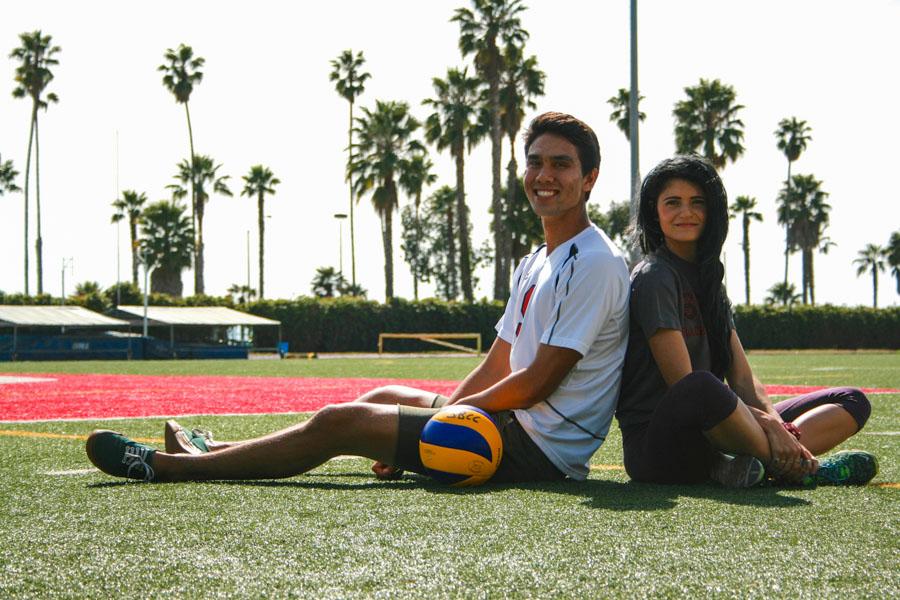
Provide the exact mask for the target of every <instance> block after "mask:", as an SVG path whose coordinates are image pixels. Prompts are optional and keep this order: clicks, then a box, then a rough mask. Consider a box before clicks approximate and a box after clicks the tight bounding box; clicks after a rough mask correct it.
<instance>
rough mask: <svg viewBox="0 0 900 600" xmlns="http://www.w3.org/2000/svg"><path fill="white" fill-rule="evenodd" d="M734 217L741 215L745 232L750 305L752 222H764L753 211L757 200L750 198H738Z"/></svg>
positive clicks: (747, 300)
mask: <svg viewBox="0 0 900 600" xmlns="http://www.w3.org/2000/svg"><path fill="white" fill-rule="evenodd" d="M729 208H731V211H732V213H734V214H733V215H732V216H735V215H737V214H740V215H741V225H742V228H743V232H744V239H743V241H742V242H741V248H742V249H743V250H744V298H745V300H746V304H747V305H748V306H749V305H750V221H751V220H754V221H762V220H763V217H762V215H761V214H760V213H758V212H756V211H755V210H753V209H754V208H756V198H751V197H750V196H738V197H737V198H735V199H734V202H733V203H732V205H731V206H730V207H729Z"/></svg>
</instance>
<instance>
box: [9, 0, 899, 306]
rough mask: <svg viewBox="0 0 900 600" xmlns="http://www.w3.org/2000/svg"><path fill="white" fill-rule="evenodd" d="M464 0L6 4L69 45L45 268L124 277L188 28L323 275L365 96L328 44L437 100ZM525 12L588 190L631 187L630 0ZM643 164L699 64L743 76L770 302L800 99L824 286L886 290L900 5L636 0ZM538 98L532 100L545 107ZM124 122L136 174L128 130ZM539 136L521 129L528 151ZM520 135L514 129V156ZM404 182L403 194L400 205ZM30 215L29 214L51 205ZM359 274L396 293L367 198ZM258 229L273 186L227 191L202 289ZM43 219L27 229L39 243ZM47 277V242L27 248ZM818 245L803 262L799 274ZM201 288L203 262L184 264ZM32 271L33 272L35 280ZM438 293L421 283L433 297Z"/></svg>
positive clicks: (18, 210)
mask: <svg viewBox="0 0 900 600" xmlns="http://www.w3.org/2000/svg"><path fill="white" fill-rule="evenodd" d="M467 5H468V2H467V0H429V1H428V2H422V1H416V0H402V1H401V0H394V1H387V0H380V1H363V0H359V1H349V0H344V1H340V0H332V1H331V2H317V3H312V2H309V3H306V2H304V3H299V2H295V3H287V2H271V1H260V0H257V1H256V2H253V3H250V2H209V1H193V2H180V1H179V2H172V1H167V0H164V1H157V2H153V3H150V4H147V3H143V4H140V3H124V2H101V1H90V0H83V1H81V2H62V1H61V2H50V1H42V0H31V1H29V2H15V3H14V2H7V3H4V6H3V9H2V17H0V53H2V55H3V56H4V57H6V56H7V55H8V54H9V52H10V51H11V50H12V49H13V48H14V47H16V46H18V44H19V40H18V34H19V33H21V32H25V31H32V30H34V29H41V30H43V32H44V33H45V34H51V35H52V36H53V42H54V43H55V44H57V45H60V46H61V47H62V52H61V53H60V54H59V60H60V64H59V66H57V67H56V69H55V73H56V79H55V80H54V81H53V83H52V84H51V86H50V88H49V91H53V92H56V93H57V94H58V95H59V96H60V103H59V104H57V105H53V106H51V108H50V110H49V111H48V112H46V113H42V114H41V117H40V118H41V121H40V124H41V125H40V133H41V176H42V180H41V190H42V194H41V195H42V203H43V219H44V229H43V237H44V263H45V275H44V287H45V291H47V292H49V293H52V294H56V295H58V294H59V293H60V284H61V281H60V265H61V262H62V259H63V258H64V257H66V258H68V257H72V258H73V259H74V261H73V262H74V273H68V272H67V274H66V280H67V284H66V287H67V292H69V293H71V291H72V288H73V284H72V282H73V281H77V282H81V281H85V280H96V281H99V282H100V284H101V285H102V286H103V287H106V286H109V285H111V284H113V283H114V282H115V280H116V260H115V255H116V226H115V225H111V224H110V222H109V218H110V215H111V214H112V208H111V207H110V203H111V202H112V200H113V199H114V198H115V197H116V195H117V181H118V189H136V190H138V191H142V192H146V193H147V195H148V197H149V199H150V200H158V199H163V198H166V197H168V193H167V190H166V189H165V186H166V185H167V184H169V183H171V181H172V175H173V173H174V171H175V164H176V163H177V162H178V161H179V160H181V159H183V158H184V157H186V156H187V154H188V150H187V143H188V141H187V131H186V126H185V118H184V109H183V107H182V106H180V105H176V103H175V101H174V98H173V97H172V95H171V94H170V93H169V92H168V91H167V90H166V89H165V88H164V87H163V86H162V84H161V81H160V78H161V74H160V73H158V72H157V71H156V67H157V65H159V64H161V63H162V62H163V53H164V51H165V49H166V48H170V47H176V46H177V45H178V44H179V43H181V42H184V43H186V44H189V45H191V46H193V48H194V50H195V53H196V54H198V55H200V56H203V57H204V58H205V59H206V66H205V68H204V79H203V82H202V83H201V84H200V85H199V86H198V87H197V88H196V89H195V91H194V94H193V96H192V97H191V116H192V119H193V126H194V139H195V145H196V150H197V152H198V153H204V154H211V155H212V156H213V157H214V158H215V159H216V160H217V161H219V162H221V163H223V165H224V167H223V169H222V171H224V173H226V174H230V175H231V178H232V184H231V187H232V191H234V192H236V194H237V192H239V191H240V189H241V187H242V185H241V184H242V181H241V176H242V175H244V174H246V173H247V172H248V171H249V168H250V166H251V165H254V164H259V163H262V164H264V165H266V166H268V167H270V168H271V169H272V170H273V171H274V173H275V175H276V176H277V177H279V178H280V179H281V181H282V184H281V186H279V187H278V189H277V194H276V195H275V196H274V197H270V198H269V199H268V200H267V207H268V208H267V212H268V213H269V214H270V215H271V219H270V221H269V224H268V226H267V232H266V296H267V297H282V298H290V297H294V296H297V295H300V294H309V293H310V292H309V290H310V280H311V279H312V277H313V274H314V272H315V269H316V267H318V266H323V265H333V266H337V263H338V223H337V222H336V221H335V220H334V219H333V217H332V215H333V213H336V212H347V210H348V206H347V205H348V192H347V188H346V185H345V183H344V180H343V169H344V161H345V156H346V155H345V153H344V147H345V145H346V132H347V103H346V101H344V100H343V99H342V98H340V97H339V96H338V95H337V93H336V92H335V91H334V88H333V85H332V83H331V82H330V81H329V80H328V74H329V72H330V65H329V61H330V60H331V59H333V58H335V57H336V56H337V55H338V54H339V53H340V52H341V51H342V50H344V49H346V48H352V49H354V50H362V51H364V53H365V57H366V60H367V64H366V68H367V70H368V71H369V72H370V73H371V75H372V78H371V80H370V81H369V83H368V86H367V89H366V92H365V93H364V94H363V96H362V97H361V98H360V99H359V104H360V105H363V106H371V105H372V104H374V100H375V99H376V98H377V99H385V100H405V101H407V102H409V103H410V104H411V105H412V109H413V112H414V114H416V115H417V116H418V117H419V118H420V119H424V118H425V117H426V116H427V114H428V113H427V111H426V109H425V107H423V106H422V105H421V104H420V103H421V100H422V99H423V98H425V97H428V96H430V95H431V93H432V87H431V78H432V77H434V76H443V75H444V74H445V73H446V69H447V68H448V67H452V66H460V65H462V64H463V61H462V58H461V57H460V55H459V51H458V49H457V38H458V27H457V25H456V24H455V23H451V22H449V19H450V17H451V16H452V14H453V10H454V9H455V8H457V7H459V6H467ZM526 5H527V6H528V10H527V11H526V12H525V13H524V14H523V16H522V21H523V25H524V26H525V28H526V29H527V30H528V31H529V32H530V34H531V39H530V41H529V43H528V52H529V53H531V54H536V55H537V56H538V60H539V64H540V66H541V68H542V69H543V70H544V71H545V72H546V73H547V74H548V76H547V85H546V91H547V94H546V96H545V97H543V98H541V99H539V101H538V112H543V111H545V110H560V111H564V112H570V113H572V114H574V115H576V116H578V117H579V118H581V119H583V120H585V121H586V122H588V123H589V124H590V125H591V126H592V127H594V129H595V130H596V131H597V134H598V136H599V138H600V144H601V150H602V153H603V163H602V165H601V169H600V178H599V181H598V184H597V187H596V188H595V191H594V193H593V195H592V199H593V201H594V202H598V203H599V204H600V206H601V208H604V209H605V208H606V207H608V205H609V202H610V201H611V200H622V199H624V198H626V197H627V196H628V186H629V150H628V145H627V142H626V140H625V137H624V136H623V135H622V134H621V133H620V132H619V131H618V129H616V128H615V125H614V124H613V123H611V122H609V112H610V108H609V106H608V105H607V104H606V99H607V98H609V97H610V96H612V95H614V94H615V92H616V90H617V89H618V88H619V87H627V86H628V74H629V64H628V59H629V55H628V43H629V40H628V28H629V22H628V1H627V0H617V1H615V2H614V1H611V0H606V1H602V2H601V1H598V0H552V1H551V0H526ZM639 22H640V30H639V42H640V50H639V52H640V89H641V93H642V94H643V95H644V96H645V97H646V100H645V101H644V102H643V103H642V110H643V111H644V112H646V113H647V120H646V121H644V122H643V123H642V125H641V138H640V139H641V171H642V172H644V173H646V172H647V171H648V170H649V169H650V168H651V167H652V166H653V165H654V164H655V163H656V162H658V161H659V160H660V159H662V158H665V157H667V156H669V155H671V154H672V153H673V151H674V136H673V119H672V116H671V114H672V107H673V105H674V103H675V102H676V101H677V100H680V99H681V98H682V97H683V96H684V94H683V88H684V87H685V86H687V85H694V84H696V83H697V82H698V80H699V79H700V78H701V77H704V78H720V79H722V80H723V81H724V82H726V83H728V84H730V85H732V86H734V87H735V89H736V91H737V94H738V101H739V102H740V103H742V104H744V105H745V106H746V108H745V110H744V111H743V112H742V113H741V116H742V118H743V120H744V123H745V132H746V133H745V144H746V147H747V151H746V153H745V155H744V157H743V158H741V159H740V160H739V161H738V162H737V163H736V164H733V165H729V166H728V167H727V168H726V169H725V170H724V172H723V174H722V175H723V179H724V180H725V183H726V186H727V188H728V191H729V195H730V198H732V199H733V198H734V197H736V196H738V195H750V196H754V197H756V198H757V200H758V203H759V206H760V209H761V212H762V213H763V214H764V217H765V221H764V222H763V223H754V224H753V226H752V229H751V261H752V264H751V275H752V281H751V290H752V299H753V301H754V302H761V301H762V300H763V299H764V297H765V295H766V290H767V288H768V287H769V286H771V285H772V284H773V283H775V282H776V281H779V280H780V279H781V277H782V274H783V259H782V254H781V253H782V252H783V241H782V239H783V232H782V230H781V228H780V227H779V226H778V225H777V223H776V216H775V196H776V194H777V192H778V189H779V188H780V186H781V183H782V181H783V180H784V177H785V172H786V161H785V159H784V156H783V155H782V154H781V153H780V152H779V151H778V150H777V148H776V146H775V138H774V135H773V131H774V130H775V128H776V127H777V124H778V121H779V120H780V119H782V118H784V117H790V116H797V117H798V118H801V119H805V120H806V121H807V122H808V123H809V124H810V125H811V126H812V128H813V131H812V136H813V141H812V143H811V144H810V146H809V149H808V150H807V151H806V153H805V154H803V156H801V158H800V160H799V161H797V162H796V163H795V165H794V173H812V174H814V175H815V176H816V177H817V178H818V179H821V180H822V181H823V188H824V189H825V190H826V191H827V192H829V193H830V194H831V196H830V198H829V202H830V204H831V205H832V207H833V210H832V213H831V227H830V228H829V230H828V235H829V236H830V237H831V239H832V240H833V241H835V242H836V243H837V246H836V247H835V248H832V249H831V250H830V252H829V253H828V254H827V255H821V254H817V255H816V257H815V265H816V298H817V301H818V302H819V303H826V302H828V303H833V304H847V305H857V304H871V297H872V286H871V278H870V277H869V276H863V277H860V278H857V277H856V273H855V267H854V266H853V265H852V260H853V259H854V258H855V257H856V254H857V252H858V251H859V250H860V249H862V248H863V247H864V246H865V245H866V244H868V243H871V242H874V243H877V244H880V245H885V244H886V243H887V241H888V238H889V236H890V233H891V231H893V230H896V229H898V228H900V209H898V208H897V202H898V200H900V198H898V197H897V196H898V192H897V188H896V187H895V186H894V185H892V184H891V183H890V180H887V181H885V180H884V179H883V177H885V176H886V175H887V174H889V173H892V172H896V169H897V163H898V159H900V156H898V150H897V147H898V146H897V140H898V139H900V118H898V112H897V107H898V106H900V78H898V75H897V67H896V65H897V60H898V57H900V36H898V35H897V32H898V31H900V1H898V0H867V1H860V2H837V1H826V0H806V1H803V0H796V1H792V2H784V1H777V0H762V1H752V2H751V1H740V2H738V1H722V0H709V1H700V0H690V1H688V0H683V1H679V2H668V1H665V0H641V1H640V3H639ZM14 68H15V63H14V61H13V60H11V59H6V58H4V59H2V60H0V155H2V157H3V160H7V159H12V160H13V161H14V162H15V165H16V168H17V169H18V170H19V171H20V172H21V173H22V174H23V175H22V176H20V180H19V184H20V185H22V183H23V177H24V170H25V151H26V143H27V136H28V119H29V110H30V109H29V107H30V103H29V102H28V101H23V100H15V99H13V98H12V96H11V94H10V92H11V91H12V88H13V72H14ZM532 116H533V115H531V114H529V115H528V116H527V119H530V118H531V117H532ZM117 131H118V140H119V142H118V176H117V169H116V165H117V154H116V132H117ZM517 155H521V149H517ZM508 157H509V151H508V149H507V148H505V147H504V155H503V161H502V164H503V165H504V167H505V165H506V162H507V160H508ZM433 160H434V161H435V164H436V165H437V170H438V175H439V181H438V183H437V184H436V185H442V184H449V185H453V183H454V175H453V173H454V171H453V165H452V162H451V159H450V157H449V156H448V155H446V154H442V155H438V154H436V153H433ZM466 189H467V191H468V202H469V204H470V207H471V209H472V220H473V227H474V231H473V238H474V239H473V241H474V244H475V246H479V245H480V243H481V241H482V240H483V239H485V238H487V237H488V235H489V233H488V225H489V215H488V213H487V206H488V204H489V200H490V145H489V143H487V142H486V143H483V144H482V145H481V146H480V147H478V148H477V149H476V150H475V151H474V152H473V153H472V154H471V155H470V156H469V157H468V162H467V171H466ZM22 198H23V196H22V194H12V195H7V196H4V197H2V198H0V223H2V225H3V227H2V232H3V234H2V237H0V256H2V260H0V289H2V290H4V291H7V292H16V291H22V288H23V277H22V262H23V261H22V252H23V248H22V231H21V230H22ZM406 201H407V200H406V199H403V200H402V202H404V203H405V202H406ZM33 214H34V213H33V211H32V227H33V225H34V219H33ZM356 215H357V226H356V229H357V278H358V280H359V282H360V283H361V284H362V285H363V286H364V287H365V288H367V289H368V291H369V297H371V298H375V299H383V295H384V277H383V252H382V246H381V238H380V231H379V224H378V218H377V216H376V215H375V213H374V210H373V209H372V207H371V203H370V201H369V199H368V198H364V199H363V200H362V201H361V202H360V204H359V205H358V209H357V212H356ZM395 224H396V227H395V244H396V248H395V253H394V255H395V264H394V269H395V278H396V283H395V286H396V287H395V289H396V293H397V294H398V295H400V296H406V297H411V296H412V278H411V276H410V274H409V270H408V268H407V266H406V264H405V263H404V262H403V261H402V253H401V251H400V249H399V244H400V226H399V215H398V218H396V219H395ZM248 230H249V231H250V236H251V253H252V255H251V281H252V285H253V287H256V286H257V280H258V277H257V272H256V264H257V257H256V244H257V241H256V203H255V200H250V199H248V198H245V197H237V196H236V197H235V198H225V197H214V198H213V199H212V200H211V202H210V203H209V205H208V207H207V218H206V221H205V230H204V233H205V238H206V286H207V292H208V293H211V294H224V293H225V290H226V289H227V288H228V286H229V285H231V284H232V283H243V282H245V281H246V279H247V272H246V264H247V254H246V235H247V233H246V232H247V231H248ZM127 236H128V233H127V228H125V227H123V228H122V229H121V277H122V279H123V280H127V279H128V278H129V277H130V256H129V254H128V251H127V246H128V243H127ZM348 237H349V227H348V225H347V224H346V223H345V226H344V242H345V244H344V246H345V248H344V271H345V273H346V274H347V275H348V278H349V272H350V267H349V260H350V259H349V255H350V251H349V242H348ZM740 237H741V232H740V224H739V223H737V222H733V223H732V229H731V234H730V236H729V238H728V242H727V245H726V263H727V282H728V287H729V293H730V295H731V297H732V299H733V300H734V301H735V302H742V301H743V297H744V285H743V262H742V255H741V250H740ZM33 239H34V234H33V233H32V234H31V243H32V244H33ZM31 268H32V273H33V269H34V258H33V253H32V259H31ZM799 273H800V258H799V256H795V257H794V258H793V259H792V262H791V279H792V281H794V282H795V283H796V284H797V286H798V288H799ZM479 275H480V279H481V283H480V285H479V286H478V288H477V295H478V296H482V295H488V294H489V293H490V290H491V275H490V272H489V271H487V270H485V271H483V272H481V273H479ZM183 280H184V283H185V293H191V291H192V290H193V276H192V274H191V273H190V272H185V273H184V276H183ZM35 287H36V285H35V279H34V275H33V274H32V279H31V290H32V292H33V291H34V290H35ZM431 290H432V288H431V286H427V285H426V286H425V288H424V292H425V295H427V294H428V293H429V292H430V291H431ZM898 298H900V297H898V295H897V294H896V291H895V286H894V283H893V281H892V280H891V279H890V276H889V273H884V274H883V275H882V277H881V278H880V280H879V305H880V306H885V305H890V304H894V305H896V304H897V303H898Z"/></svg>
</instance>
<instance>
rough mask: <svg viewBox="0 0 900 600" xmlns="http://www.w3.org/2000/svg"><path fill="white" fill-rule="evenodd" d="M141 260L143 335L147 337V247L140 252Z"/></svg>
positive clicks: (148, 284) (148, 274)
mask: <svg viewBox="0 0 900 600" xmlns="http://www.w3.org/2000/svg"><path fill="white" fill-rule="evenodd" d="M141 262H142V263H144V337H147V307H148V305H149V304H150V283H149V281H150V264H149V263H148V262H147V249H146V248H144V251H143V252H141Z"/></svg>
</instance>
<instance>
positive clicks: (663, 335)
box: [647, 329, 694, 387]
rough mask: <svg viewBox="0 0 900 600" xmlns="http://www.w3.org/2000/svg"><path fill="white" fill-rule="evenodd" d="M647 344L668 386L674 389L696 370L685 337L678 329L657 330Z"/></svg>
mask: <svg viewBox="0 0 900 600" xmlns="http://www.w3.org/2000/svg"><path fill="white" fill-rule="evenodd" d="M647 343H648V345H649V346H650V353H651V354H653V360H654V361H656V366H657V367H659V372H660V373H661V374H662V376H663V379H664V380H665V382H666V385H667V386H669V387H672V386H673V385H675V384H676V383H677V382H679V381H681V379H682V378H684V377H685V376H686V375H690V373H691V371H693V370H694V369H693V367H692V366H691V355H690V354H688V349H687V345H686V344H685V343H684V336H682V334H681V332H680V331H678V330H677V329H657V330H656V333H654V334H653V335H652V336H650V339H649V340H647Z"/></svg>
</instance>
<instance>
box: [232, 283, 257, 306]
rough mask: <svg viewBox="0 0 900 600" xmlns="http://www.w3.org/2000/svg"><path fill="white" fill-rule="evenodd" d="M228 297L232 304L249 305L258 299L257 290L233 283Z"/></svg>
mask: <svg viewBox="0 0 900 600" xmlns="http://www.w3.org/2000/svg"><path fill="white" fill-rule="evenodd" d="M228 296H229V297H230V298H231V301H232V302H235V301H236V302H237V303H238V304H247V303H248V302H250V301H251V300H253V299H254V298H255V297H256V290H254V289H253V288H252V287H250V286H248V285H245V284H241V283H232V284H231V285H230V286H229V287H228Z"/></svg>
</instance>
